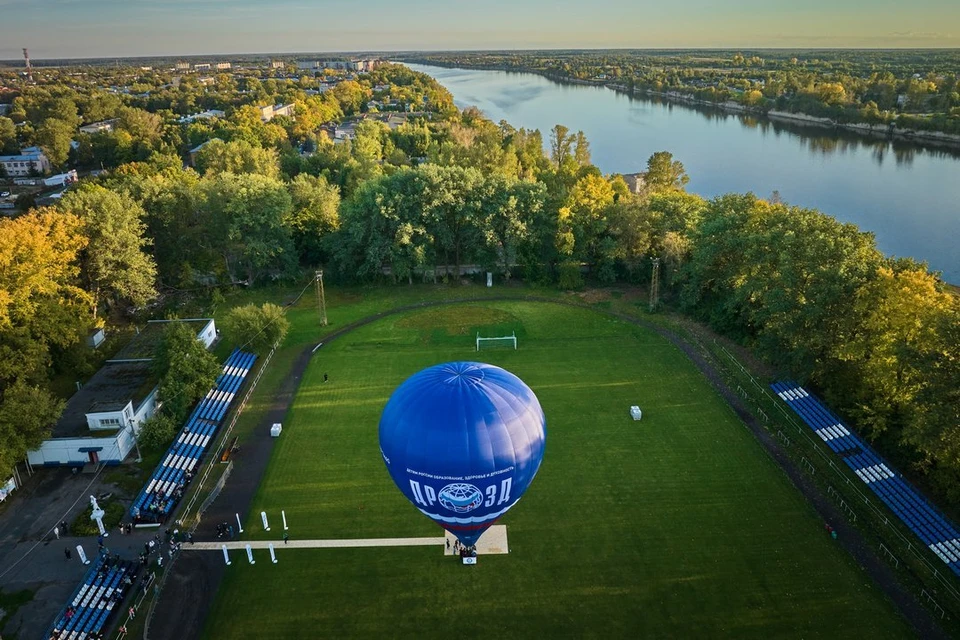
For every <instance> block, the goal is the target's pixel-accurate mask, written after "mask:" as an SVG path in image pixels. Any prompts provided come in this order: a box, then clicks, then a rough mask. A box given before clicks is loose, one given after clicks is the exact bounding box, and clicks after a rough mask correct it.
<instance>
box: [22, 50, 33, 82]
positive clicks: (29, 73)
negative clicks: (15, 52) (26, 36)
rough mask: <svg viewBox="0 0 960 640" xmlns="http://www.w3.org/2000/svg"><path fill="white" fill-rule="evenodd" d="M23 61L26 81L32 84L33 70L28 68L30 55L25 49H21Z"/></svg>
mask: <svg viewBox="0 0 960 640" xmlns="http://www.w3.org/2000/svg"><path fill="white" fill-rule="evenodd" d="M23 59H24V61H25V62H26V63H27V80H29V81H30V82H33V69H31V68H30V54H29V53H27V48H26V47H24V48H23Z"/></svg>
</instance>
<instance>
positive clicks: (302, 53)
mask: <svg viewBox="0 0 960 640" xmlns="http://www.w3.org/2000/svg"><path fill="white" fill-rule="evenodd" d="M536 51H543V52H597V51H610V52H615V51H624V52H627V51H661V52H662V51H678V52H679V51H718V52H719V51H735V52H743V51H748V52H752V51H796V52H813V51H960V47H898V46H890V47H854V46H851V47H613V48H557V47H553V48H519V49H516V48H514V49H359V50H352V51H349V50H335V51H286V52H280V51H273V52H243V53H238V52H233V53H187V54H174V53H167V54H144V55H100V56H66V57H48V58H34V57H31V58H30V61H31V62H40V61H43V60H57V61H87V60H158V59H159V60H163V59H167V58H203V57H206V58H218V57H220V58H222V57H228V56H236V57H271V56H276V57H290V56H312V55H316V54H324V55H374V54H411V53H423V54H433V55H435V54H443V53H512V52H536ZM10 62H14V63H22V62H23V58H19V57H18V58H7V59H3V60H0V64H4V63H10Z"/></svg>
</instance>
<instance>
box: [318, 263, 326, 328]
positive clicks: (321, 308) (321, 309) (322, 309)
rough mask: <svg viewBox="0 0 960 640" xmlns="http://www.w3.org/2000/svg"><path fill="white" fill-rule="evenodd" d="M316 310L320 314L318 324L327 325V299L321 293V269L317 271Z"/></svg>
mask: <svg viewBox="0 0 960 640" xmlns="http://www.w3.org/2000/svg"><path fill="white" fill-rule="evenodd" d="M316 283H317V312H318V313H319V314H320V324H321V325H323V326H324V327H325V326H327V299H326V296H325V295H324V293H323V269H320V270H319V271H317V275H316Z"/></svg>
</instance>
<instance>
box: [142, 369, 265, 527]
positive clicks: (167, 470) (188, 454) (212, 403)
mask: <svg viewBox="0 0 960 640" xmlns="http://www.w3.org/2000/svg"><path fill="white" fill-rule="evenodd" d="M255 361H256V355H255V354H252V353H245V352H243V351H239V350H234V352H233V353H231V354H230V357H228V358H227V360H226V362H224V364H223V367H222V369H221V373H220V374H219V375H218V376H217V380H216V382H215V384H214V386H213V388H212V389H211V390H210V391H209V392H208V393H207V394H206V396H204V397H203V398H202V399H201V400H200V402H198V403H197V406H196V407H195V408H194V410H193V411H192V412H191V414H190V417H189V418H188V419H187V422H186V424H185V425H184V427H183V429H182V430H181V431H180V433H179V434H177V437H176V438H175V439H174V442H173V444H172V445H171V446H170V449H169V450H168V451H167V454H166V455H165V456H164V458H163V460H162V461H161V463H160V465H158V466H157V468H156V469H155V470H154V472H153V474H151V476H150V480H148V481H147V484H146V485H145V486H144V488H143V489H142V490H141V492H140V493H139V494H138V495H137V497H136V499H135V500H134V501H133V504H132V505H131V508H130V510H131V513H133V512H134V510H135V509H137V510H139V512H140V515H141V517H144V518H148V519H149V518H151V517H152V516H153V515H166V514H169V513H170V512H171V511H172V510H173V508H174V506H175V504H176V500H175V499H174V496H175V493H176V490H177V486H178V484H179V483H181V482H183V481H184V480H185V476H186V473H187V472H188V471H191V472H192V471H194V470H195V469H196V466H197V464H198V463H199V461H200V459H201V458H202V457H203V455H204V453H205V452H206V449H207V447H208V446H209V444H210V442H212V440H213V436H214V435H215V434H216V431H217V429H218V428H219V426H220V422H221V421H222V420H223V418H224V416H225V415H226V413H227V411H228V410H229V408H230V405H231V404H232V402H233V400H234V399H235V398H236V395H237V393H238V392H239V390H240V387H241V386H242V385H243V382H244V380H245V379H246V376H247V374H248V373H249V372H250V368H251V367H252V366H253V363H254V362H255Z"/></svg>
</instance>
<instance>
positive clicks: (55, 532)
mask: <svg viewBox="0 0 960 640" xmlns="http://www.w3.org/2000/svg"><path fill="white" fill-rule="evenodd" d="M53 535H54V537H55V538H56V539H57V540H59V539H60V525H57V526H55V527H54V528H53Z"/></svg>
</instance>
